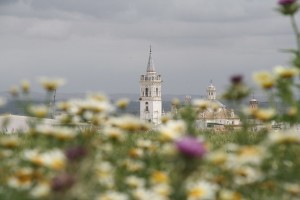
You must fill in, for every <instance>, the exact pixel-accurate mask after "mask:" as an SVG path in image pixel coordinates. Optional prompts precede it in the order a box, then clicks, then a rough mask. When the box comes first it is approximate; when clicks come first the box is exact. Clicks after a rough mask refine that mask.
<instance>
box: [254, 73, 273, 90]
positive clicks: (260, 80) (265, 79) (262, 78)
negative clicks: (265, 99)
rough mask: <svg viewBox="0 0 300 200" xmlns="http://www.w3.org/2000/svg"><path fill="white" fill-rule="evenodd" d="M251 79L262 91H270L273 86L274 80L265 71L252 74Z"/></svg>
mask: <svg viewBox="0 0 300 200" xmlns="http://www.w3.org/2000/svg"><path fill="white" fill-rule="evenodd" d="M253 79H254V81H255V82H256V83H257V84H258V85H259V86H260V87H262V88H263V89H271V88H272V87H273V86H274V84H275V78H274V77H273V75H272V74H271V73H270V72H267V71H261V72H256V73H254V74H253Z"/></svg>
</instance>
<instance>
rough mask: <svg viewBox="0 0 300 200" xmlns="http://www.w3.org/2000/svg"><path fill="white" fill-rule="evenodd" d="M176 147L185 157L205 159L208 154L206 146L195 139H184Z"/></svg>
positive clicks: (178, 141)
mask: <svg viewBox="0 0 300 200" xmlns="http://www.w3.org/2000/svg"><path fill="white" fill-rule="evenodd" d="M176 146H177V148H178V150H179V152H181V153H182V154H183V155H185V156H188V157H199V158H201V157H203V155H204V154H205V153H206V149H205V147H204V144H203V143H202V142H201V141H199V140H198V139H197V138H194V137H184V138H182V139H179V140H177V142H176Z"/></svg>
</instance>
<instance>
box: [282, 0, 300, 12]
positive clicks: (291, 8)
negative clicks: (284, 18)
mask: <svg viewBox="0 0 300 200" xmlns="http://www.w3.org/2000/svg"><path fill="white" fill-rule="evenodd" d="M278 4H279V8H278V11H279V12H280V13H281V14H283V15H294V14H295V13H296V12H297V11H298V9H299V5H298V4H297V0H279V1H278Z"/></svg>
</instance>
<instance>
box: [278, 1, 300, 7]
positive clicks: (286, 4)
mask: <svg viewBox="0 0 300 200" xmlns="http://www.w3.org/2000/svg"><path fill="white" fill-rule="evenodd" d="M296 1H297V0H279V1H278V4H280V5H282V6H288V5H291V4H293V3H295V2H296Z"/></svg>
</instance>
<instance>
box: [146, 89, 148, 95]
mask: <svg viewBox="0 0 300 200" xmlns="http://www.w3.org/2000/svg"><path fill="white" fill-rule="evenodd" d="M147 96H148V88H146V97H147Z"/></svg>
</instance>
